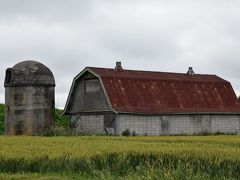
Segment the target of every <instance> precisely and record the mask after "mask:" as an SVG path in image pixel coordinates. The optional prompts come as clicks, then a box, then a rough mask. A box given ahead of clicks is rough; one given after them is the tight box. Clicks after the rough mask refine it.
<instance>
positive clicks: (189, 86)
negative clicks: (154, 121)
mask: <svg viewBox="0 0 240 180" xmlns="http://www.w3.org/2000/svg"><path fill="white" fill-rule="evenodd" d="M88 69H90V70H91V71H93V72H94V73H96V74H98V75H99V76H100V77H101V79H102V82H103V85H104V87H105V90H106V93H107V95H108V97H109V100H110V103H111V105H112V106H113V108H114V109H115V110H116V111H119V112H131V113H149V114H151V113H196V112H197V113H200V112H209V113H213V112H219V113H221V112H229V113H236V112H237V113H239V112H240V106H239V103H238V101H237V97H236V95H235V93H234V90H233V88H232V86H231V84H230V83H229V82H228V81H226V80H224V79H222V78H220V77H218V76H216V75H203V74H195V75H194V76H190V75H187V74H182V73H165V72H151V71H134V70H123V71H116V70H114V69H107V68H94V67H88Z"/></svg>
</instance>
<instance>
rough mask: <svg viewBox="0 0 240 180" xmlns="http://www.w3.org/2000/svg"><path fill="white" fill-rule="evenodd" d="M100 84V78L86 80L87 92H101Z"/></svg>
mask: <svg viewBox="0 0 240 180" xmlns="http://www.w3.org/2000/svg"><path fill="white" fill-rule="evenodd" d="M99 89H100V84H99V80H98V79H87V80H85V92H86V93H95V92H99Z"/></svg>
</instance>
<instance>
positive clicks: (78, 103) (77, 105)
mask: <svg viewBox="0 0 240 180" xmlns="http://www.w3.org/2000/svg"><path fill="white" fill-rule="evenodd" d="M88 78H96V77H95V76H93V75H91V74H90V73H87V74H86V75H85V76H83V77H82V78H81V79H78V80H77V81H76V83H75V87H74V89H73V93H72V97H71V99H70V108H69V109H68V113H70V114H71V113H74V112H86V111H103V110H109V105H108V101H107V98H106V96H105V94H104V91H103V88H102V86H101V84H100V81H99V79H98V83H99V91H98V92H90V93H87V92H86V91H85V81H86V79H88Z"/></svg>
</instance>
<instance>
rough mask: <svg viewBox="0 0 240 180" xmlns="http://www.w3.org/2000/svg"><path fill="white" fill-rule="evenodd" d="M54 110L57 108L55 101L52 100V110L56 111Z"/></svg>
mask: <svg viewBox="0 0 240 180" xmlns="http://www.w3.org/2000/svg"><path fill="white" fill-rule="evenodd" d="M54 108H55V101H54V100H52V109H54Z"/></svg>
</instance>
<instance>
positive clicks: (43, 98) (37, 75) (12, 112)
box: [4, 61, 55, 135]
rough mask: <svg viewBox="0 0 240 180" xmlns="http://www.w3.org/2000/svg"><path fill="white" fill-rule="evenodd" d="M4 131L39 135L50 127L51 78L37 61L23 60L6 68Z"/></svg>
mask: <svg viewBox="0 0 240 180" xmlns="http://www.w3.org/2000/svg"><path fill="white" fill-rule="evenodd" d="M4 86H5V131H6V134H7V135H21V134H23V135H33V134H41V133H42V132H44V131H45V130H47V129H49V128H50V127H53V126H54V109H55V81H54V76H53V74H52V72H51V71H50V70H49V68H47V67H46V66H45V65H43V64H41V63H39V62H37V61H23V62H20V63H18V64H16V65H15V66H13V67H12V68H8V69H7V70H6V77H5V82H4Z"/></svg>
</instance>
